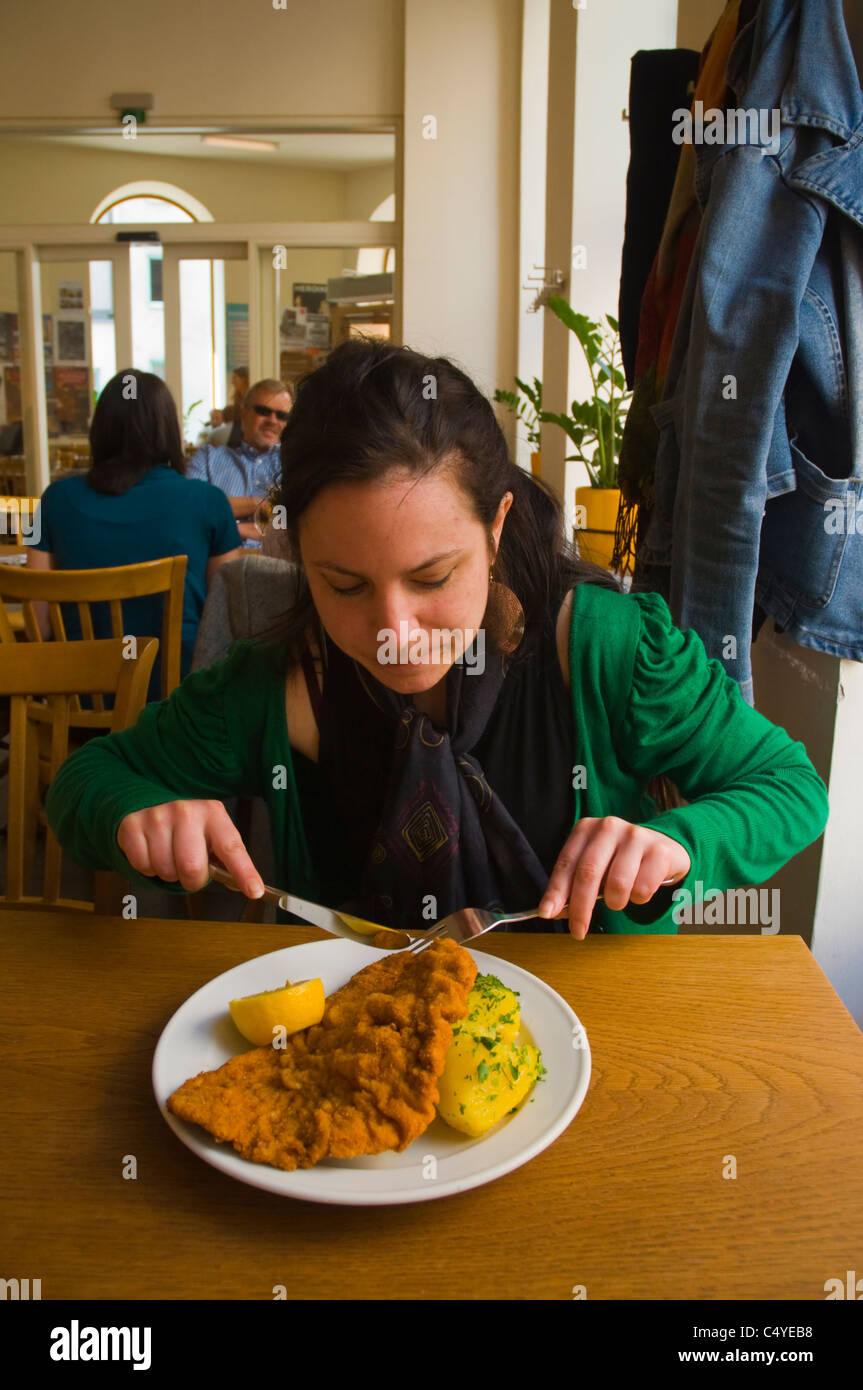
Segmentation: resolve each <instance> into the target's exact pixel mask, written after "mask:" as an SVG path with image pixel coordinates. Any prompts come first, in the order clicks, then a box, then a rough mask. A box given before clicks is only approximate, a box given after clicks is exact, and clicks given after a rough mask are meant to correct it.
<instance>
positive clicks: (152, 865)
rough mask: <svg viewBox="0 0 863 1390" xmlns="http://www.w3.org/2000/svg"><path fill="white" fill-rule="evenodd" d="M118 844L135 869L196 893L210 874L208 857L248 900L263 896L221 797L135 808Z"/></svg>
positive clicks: (123, 824) (258, 878) (125, 820)
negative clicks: (219, 799)
mask: <svg viewBox="0 0 863 1390" xmlns="http://www.w3.org/2000/svg"><path fill="white" fill-rule="evenodd" d="M117 844H118V845H119V846H120V849H121V850H122V851H123V853H124V854H125V856H126V858H127V859H128V861H129V863H130V864H131V865H132V868H133V869H137V871H138V873H139V874H145V875H146V876H147V877H149V878H163V879H165V880H166V882H168V883H176V882H178V881H179V883H180V885H181V886H182V887H183V888H185V890H186V892H187V893H197V892H199V891H200V890H201V889H202V888H203V887H205V885H206V884H207V883H208V881H209V878H210V870H209V867H208V866H209V861H210V859H211V858H215V859H217V860H218V861H219V863H221V864H223V865H224V867H225V868H226V869H227V870H228V873H229V874H231V876H232V877H233V879H234V881H235V882H236V883H237V885H238V886H239V887H240V888H241V889H242V891H243V892H244V893H245V895H246V897H247V898H260V897H262V896H263V892H264V885H263V883H262V881H261V876H260V874H259V873H258V871H257V869H256V868H255V866H254V864H253V863H252V861H251V859H250V858H249V854H248V851H247V850H246V847H245V845H244V844H243V841H242V840H241V838H240V836H239V834H238V832H237V827H236V826H235V825H234V822H233V821H232V820H231V817H230V816H229V815H228V813H227V811H226V810H225V808H224V806H223V805H222V803H221V801H166V802H163V803H162V804H161V805H159V806H148V807H147V809H146V810H144V811H132V812H131V813H130V814H129V815H128V816H124V817H123V819H122V820H121V822H120V825H119V828H118V830H117Z"/></svg>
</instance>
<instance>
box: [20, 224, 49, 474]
mask: <svg viewBox="0 0 863 1390" xmlns="http://www.w3.org/2000/svg"><path fill="white" fill-rule="evenodd" d="M16 264H17V269H18V329H19V351H20V354H21V409H22V417H23V430H24V455H25V462H24V468H25V473H26V480H27V494H28V496H30V497H41V495H42V493H43V492H44V491H45V489H46V487H47V486H48V484H49V482H50V481H51V469H50V464H49V460H48V426H47V417H46V410H45V354H44V349H43V346H42V289H41V281H40V277H39V262H38V260H37V259H36V253H35V249H34V247H33V246H32V245H30V244H28V245H27V246H25V247H24V248H23V250H20V251H17V252H16Z"/></svg>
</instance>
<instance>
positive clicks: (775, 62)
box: [644, 0, 863, 704]
mask: <svg viewBox="0 0 863 1390" xmlns="http://www.w3.org/2000/svg"><path fill="white" fill-rule="evenodd" d="M728 84H729V88H730V90H731V92H732V93H733V95H734V97H735V100H736V102H737V108H738V109H746V110H752V109H754V110H760V111H763V112H764V113H765V116H764V117H762V120H761V122H760V123H758V122H756V121H754V120H753V121H751V122H749V121H747V122H745V123H744V122H742V121H736V122H735V123H734V127H733V129H732V128H730V123H726V126H725V130H724V135H725V142H724V143H717V144H707V143H702V144H697V145H696V164H697V175H696V185H697V193H698V198H699V202H700V204H701V207H702V222H701V227H700V231H699V235H698V240H697V243H696V247H695V252H694V255H693V259H692V264H691V266H690V270H689V276H688V279H687V283H686V289H685V293H684V298H683V303H682V306H681V310H680V315H679V318H678V324H677V329H676V332H675V338H674V344H673V348H672V354H671V360H670V363H669V371H668V376H667V379H666V386H665V395H664V399H663V400H662V401H661V402H660V403H659V404H658V405H656V406H654V407H653V412H652V413H653V416H654V419H655V420H656V423H657V426H658V427H659V431H660V443H659V451H658V454H657V461H656V480H655V505H654V510H653V514H652V517H651V522H650V525H649V527H648V529H647V534H646V536H645V539H644V558H645V561H646V564H647V566H648V567H652V566H657V565H658V566H666V567H668V566H670V585H669V595H670V607H671V610H672V614H673V616H674V619H675V622H676V623H677V624H678V626H679V627H681V628H687V627H692V628H694V629H695V630H696V631H697V632H698V634H699V636H700V637H701V639H702V641H703V642H704V645H705V647H706V649H707V653H708V656H711V657H715V658H717V659H718V660H720V661H722V662H723V664H724V666H725V669H726V670H727V671H728V673H729V675H732V676H733V677H734V678H735V679H736V680H737V681H738V682H739V684H740V688H741V691H742V693H743V695H744V697H745V698H746V700H747V701H748V702H749V703H750V704H751V703H752V701H753V692H752V678H751V666H750V652H749V648H750V643H751V641H752V640H753V637H754V636H755V634H756V633H757V631H758V629H759V628H760V626H761V623H762V622H763V621H764V618H765V617H766V616H767V615H770V616H772V617H773V618H774V620H775V622H776V625H777V627H778V628H779V629H780V630H781V631H785V632H788V633H789V634H790V635H791V636H792V637H794V638H795V640H796V641H798V642H800V643H801V644H802V645H804V646H807V647H814V648H815V649H817V650H819V651H823V652H830V653H833V654H834V655H836V656H842V657H849V658H851V659H852V660H855V661H863V502H861V496H860V494H861V487H863V433H861V427H863V93H861V89H860V82H859V78H858V73H857V68H856V65H855V61H854V56H853V54H852V51H851V48H850V45H849V42H848V38H847V35H846V32H845V25H844V21H843V17H842V3H841V0H762V3H761V5H760V8H759V10H758V11H757V13H756V15H755V17H754V18H753V19H752V20H751V21H750V23H749V24H747V25H746V26H745V28H743V29H742V30H741V31H740V33H739V34H738V36H737V39H736V41H735V44H734V47H733V49H732V51H731V55H730V58H729V63H728ZM729 106H730V102H729ZM773 111H776V112H777V114H776V115H774V116H772V117H769V118H768V113H770V112H773ZM705 119H706V113H705ZM773 122H775V124H773ZM696 135H697V128H696ZM774 137H775V138H774ZM667 572H668V571H667V569H666V573H667Z"/></svg>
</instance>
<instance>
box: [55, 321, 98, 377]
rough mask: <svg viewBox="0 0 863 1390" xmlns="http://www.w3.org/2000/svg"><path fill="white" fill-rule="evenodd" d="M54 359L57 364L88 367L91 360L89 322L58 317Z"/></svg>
mask: <svg viewBox="0 0 863 1390" xmlns="http://www.w3.org/2000/svg"><path fill="white" fill-rule="evenodd" d="M54 358H55V361H57V362H68V363H75V364H77V365H78V366H83V367H86V366H87V365H88V364H89V361H90V358H89V356H88V353H87V320H86V319H85V318H84V317H83V316H81V317H79V318H72V317H66V316H64V317H62V318H61V317H60V316H59V314H58V316H57V324H56V338H55V345H54Z"/></svg>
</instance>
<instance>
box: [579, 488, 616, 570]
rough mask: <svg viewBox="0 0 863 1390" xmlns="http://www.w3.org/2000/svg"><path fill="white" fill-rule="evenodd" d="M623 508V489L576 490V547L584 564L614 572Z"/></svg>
mask: <svg viewBox="0 0 863 1390" xmlns="http://www.w3.org/2000/svg"><path fill="white" fill-rule="evenodd" d="M619 506H620V488H617V487H577V488H576V489H575V544H576V546H577V548H578V554H579V557H580V558H581V559H582V560H591V561H592V562H593V564H595V565H601V566H602V567H603V569H610V568H611V557H612V555H613V554H614V531H615V527H616V526H617V512H618V508H619Z"/></svg>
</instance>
